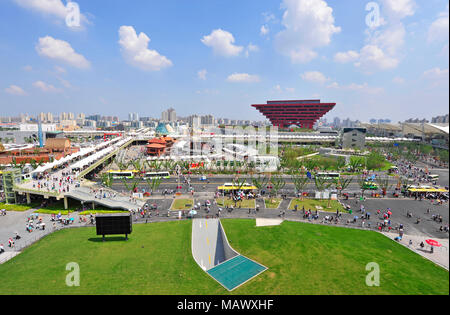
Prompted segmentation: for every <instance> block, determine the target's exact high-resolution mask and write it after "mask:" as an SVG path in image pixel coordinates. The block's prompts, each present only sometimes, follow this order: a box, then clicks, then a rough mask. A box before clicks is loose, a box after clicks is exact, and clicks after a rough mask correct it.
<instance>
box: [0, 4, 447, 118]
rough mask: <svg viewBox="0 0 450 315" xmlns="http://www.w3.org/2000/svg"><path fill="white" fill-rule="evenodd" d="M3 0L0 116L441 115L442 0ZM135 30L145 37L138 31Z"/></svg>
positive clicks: (444, 27) (444, 9) (443, 107)
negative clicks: (310, 109)
mask: <svg viewBox="0 0 450 315" xmlns="http://www.w3.org/2000/svg"><path fill="white" fill-rule="evenodd" d="M369 2H370V1H359V0H334V1H332V0H327V1H324V0H276V1H275V0H271V1H269V0H241V1H237V0H228V1H223V0H165V1H153V0H132V1H124V0H110V1H102V0H89V1H88V0H78V1H76V4H78V7H79V10H80V12H81V15H80V26H79V27H76V26H75V27H74V26H73V25H72V26H71V25H67V23H66V16H67V14H68V13H67V10H66V6H67V1H66V0H0V109H1V111H0V116H6V115H17V114H19V113H29V114H37V113H39V112H53V113H60V112H63V111H65V112H75V113H79V112H84V113H85V114H96V113H100V114H104V115H117V116H120V117H121V118H126V117H127V114H128V113H129V112H138V113H139V114H140V115H141V116H151V117H160V113H161V112H162V111H163V110H165V109H167V108H168V107H173V108H175V109H176V110H177V113H178V114H179V115H181V116H187V115H189V114H195V113H197V114H206V113H211V114H213V115H215V116H216V117H229V118H234V119H251V120H253V119H258V120H259V119H263V117H262V116H261V115H260V114H259V113H258V112H257V111H256V110H254V109H253V108H252V107H251V106H250V105H251V104H257V103H265V102H266V101H267V100H273V99H311V98H320V99H321V100H322V101H325V102H336V103H337V106H336V107H335V109H334V110H333V111H332V112H330V113H329V114H328V115H327V116H326V117H327V118H328V119H332V118H333V117H336V116H339V117H341V118H346V117H350V118H351V119H359V120H362V121H368V120H369V119H370V118H391V119H392V120H394V121H399V120H404V119H407V118H412V117H414V118H416V117H418V118H428V119H430V118H431V117H432V116H437V115H442V114H446V113H448V104H449V92H448V83H449V82H448V77H449V74H448V60H449V56H448V50H449V46H448V44H449V40H448V36H449V35H448V19H449V18H448V0H428V1H425V0H378V1H373V2H374V3H375V4H376V5H377V6H378V8H379V12H380V14H379V15H376V16H377V17H379V20H378V21H379V23H378V25H376V26H372V27H371V26H370V25H368V24H367V22H366V16H367V15H368V14H376V11H374V10H373V9H372V10H366V5H367V4H368V3H369ZM141 33H142V34H141Z"/></svg>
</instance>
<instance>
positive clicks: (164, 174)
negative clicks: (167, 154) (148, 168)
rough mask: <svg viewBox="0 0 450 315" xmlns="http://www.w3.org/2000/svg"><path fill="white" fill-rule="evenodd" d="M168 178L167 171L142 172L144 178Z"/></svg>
mask: <svg viewBox="0 0 450 315" xmlns="http://www.w3.org/2000/svg"><path fill="white" fill-rule="evenodd" d="M153 178H156V179H170V173H169V172H147V173H145V174H144V179H153Z"/></svg>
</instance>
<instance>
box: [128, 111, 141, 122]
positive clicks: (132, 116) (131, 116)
mask: <svg viewBox="0 0 450 315" xmlns="http://www.w3.org/2000/svg"><path fill="white" fill-rule="evenodd" d="M128 120H129V121H139V115H138V113H129V114H128Z"/></svg>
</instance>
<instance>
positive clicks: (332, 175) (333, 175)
mask: <svg viewBox="0 0 450 315" xmlns="http://www.w3.org/2000/svg"><path fill="white" fill-rule="evenodd" d="M316 177H317V178H323V179H335V178H337V179H339V178H341V174H339V173H323V172H322V173H317V174H316Z"/></svg>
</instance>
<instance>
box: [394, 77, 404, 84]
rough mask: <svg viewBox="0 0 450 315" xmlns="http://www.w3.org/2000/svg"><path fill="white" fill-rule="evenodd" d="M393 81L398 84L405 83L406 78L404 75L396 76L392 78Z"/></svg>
mask: <svg viewBox="0 0 450 315" xmlns="http://www.w3.org/2000/svg"><path fill="white" fill-rule="evenodd" d="M392 82H393V83H396V84H403V83H405V79H403V78H402V77H395V78H393V79H392Z"/></svg>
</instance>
